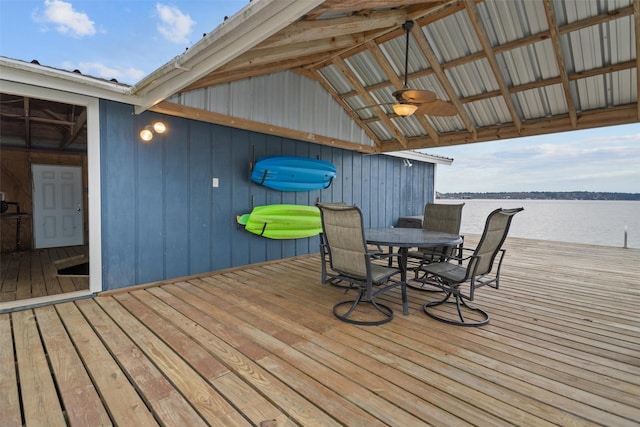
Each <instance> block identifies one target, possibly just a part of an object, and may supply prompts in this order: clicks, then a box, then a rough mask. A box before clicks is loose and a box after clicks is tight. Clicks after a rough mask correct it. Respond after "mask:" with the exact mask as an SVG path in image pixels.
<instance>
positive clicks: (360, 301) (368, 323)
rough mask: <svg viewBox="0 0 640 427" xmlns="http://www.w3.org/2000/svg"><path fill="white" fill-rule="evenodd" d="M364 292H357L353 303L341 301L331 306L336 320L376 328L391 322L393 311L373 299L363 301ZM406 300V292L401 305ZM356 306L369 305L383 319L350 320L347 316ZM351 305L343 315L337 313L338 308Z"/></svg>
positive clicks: (362, 290)
mask: <svg viewBox="0 0 640 427" xmlns="http://www.w3.org/2000/svg"><path fill="white" fill-rule="evenodd" d="M365 292H366V290H365V289H360V290H359V292H358V296H357V297H356V299H355V300H353V301H343V302H339V303H338V304H336V305H334V306H333V315H334V316H336V317H337V318H338V319H340V320H342V321H343V322H347V323H352V324H354V325H363V326H377V325H382V324H384V323H387V322H390V321H391V320H393V310H391V308H389V307H387V306H386V305H384V304H380V303H378V302H376V301H375V299H372V300H366V299H364V294H365ZM405 300H406V292H405V295H403V304H404V303H405ZM358 304H371V305H372V306H373V307H374V308H375V309H376V310H377V311H378V312H380V313H382V314H383V315H384V318H382V319H380V320H355V319H351V318H350V317H349V316H350V315H351V314H352V313H353V311H354V310H355V309H356V307H357V306H358ZM348 305H351V307H349V309H348V310H347V311H346V312H345V313H343V314H340V313H339V310H338V309H339V308H340V307H344V306H348ZM406 309H407V313H405V314H408V305H407V306H406Z"/></svg>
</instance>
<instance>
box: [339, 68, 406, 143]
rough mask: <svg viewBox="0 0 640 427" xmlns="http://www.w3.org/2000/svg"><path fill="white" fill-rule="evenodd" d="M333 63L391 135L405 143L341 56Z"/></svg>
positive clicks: (400, 134)
mask: <svg viewBox="0 0 640 427" xmlns="http://www.w3.org/2000/svg"><path fill="white" fill-rule="evenodd" d="M334 64H335V66H336V67H337V68H338V70H340V71H341V72H342V74H343V75H344V76H345V78H346V79H347V80H348V81H349V84H351V87H353V88H354V89H355V90H356V91H357V92H358V94H359V95H360V96H361V97H362V99H363V100H364V101H365V102H366V103H368V104H369V105H371V106H372V110H373V111H374V112H375V114H376V115H377V116H378V117H379V118H380V121H381V122H382V123H383V124H384V125H385V126H386V127H387V129H388V130H389V131H390V132H391V133H392V134H393V136H394V137H395V138H396V139H397V140H398V141H399V142H400V144H401V145H402V146H406V145H407V139H406V138H405V136H404V135H403V134H402V133H401V132H400V131H399V130H398V128H397V127H396V126H395V125H394V124H393V122H392V121H391V119H390V118H389V117H387V115H386V114H385V112H384V111H383V110H382V108H380V107H379V106H376V104H377V102H376V101H375V100H374V99H373V98H372V97H371V95H369V92H367V91H366V90H365V88H364V87H363V86H362V85H361V84H360V82H358V79H357V78H356V77H355V76H354V75H353V72H352V71H351V69H350V68H349V67H348V66H347V64H346V63H345V62H344V60H342V58H335V59H334Z"/></svg>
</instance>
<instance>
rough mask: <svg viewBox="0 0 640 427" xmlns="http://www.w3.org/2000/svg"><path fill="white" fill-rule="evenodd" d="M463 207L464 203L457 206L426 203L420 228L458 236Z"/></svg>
mask: <svg viewBox="0 0 640 427" xmlns="http://www.w3.org/2000/svg"><path fill="white" fill-rule="evenodd" d="M463 207H464V203H461V204H458V205H447V204H439V203H427V204H426V205H425V207H424V219H423V221H422V228H424V229H426V230H433V231H439V232H441V233H450V234H460V224H461V222H462V208H463Z"/></svg>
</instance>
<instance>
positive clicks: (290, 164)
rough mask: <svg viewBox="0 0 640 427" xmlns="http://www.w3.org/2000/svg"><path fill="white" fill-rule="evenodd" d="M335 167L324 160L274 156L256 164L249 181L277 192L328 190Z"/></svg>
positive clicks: (334, 174)
mask: <svg viewBox="0 0 640 427" xmlns="http://www.w3.org/2000/svg"><path fill="white" fill-rule="evenodd" d="M335 176H336V167H335V166H334V165H333V164H331V163H329V162H325V161H324V160H317V159H310V158H306V157H292V156H275V157H266V158H264V159H260V160H258V161H257V162H256V164H255V166H254V167H253V170H252V171H251V181H253V182H255V183H257V184H260V185H264V186H265V187H269V188H272V189H274V190H279V191H312V190H322V189H325V188H328V187H329V186H330V185H331V183H332V182H333V179H334V178H335Z"/></svg>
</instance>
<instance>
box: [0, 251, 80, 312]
mask: <svg viewBox="0 0 640 427" xmlns="http://www.w3.org/2000/svg"><path fill="white" fill-rule="evenodd" d="M81 256H85V257H87V256H88V247H87V246H69V247H63V248H49V249H37V250H34V251H30V252H29V251H24V252H14V253H3V254H1V255H0V272H1V274H0V302H7V301H18V300H25V299H31V298H38V297H43V296H50V295H58V294H63V293H67V292H75V291H81V290H88V289H89V278H88V277H79V276H76V277H70V276H66V277H63V276H59V275H58V274H57V270H56V266H55V265H54V263H55V262H56V261H59V260H64V259H70V258H76V257H81ZM71 264H73V263H71Z"/></svg>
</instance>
